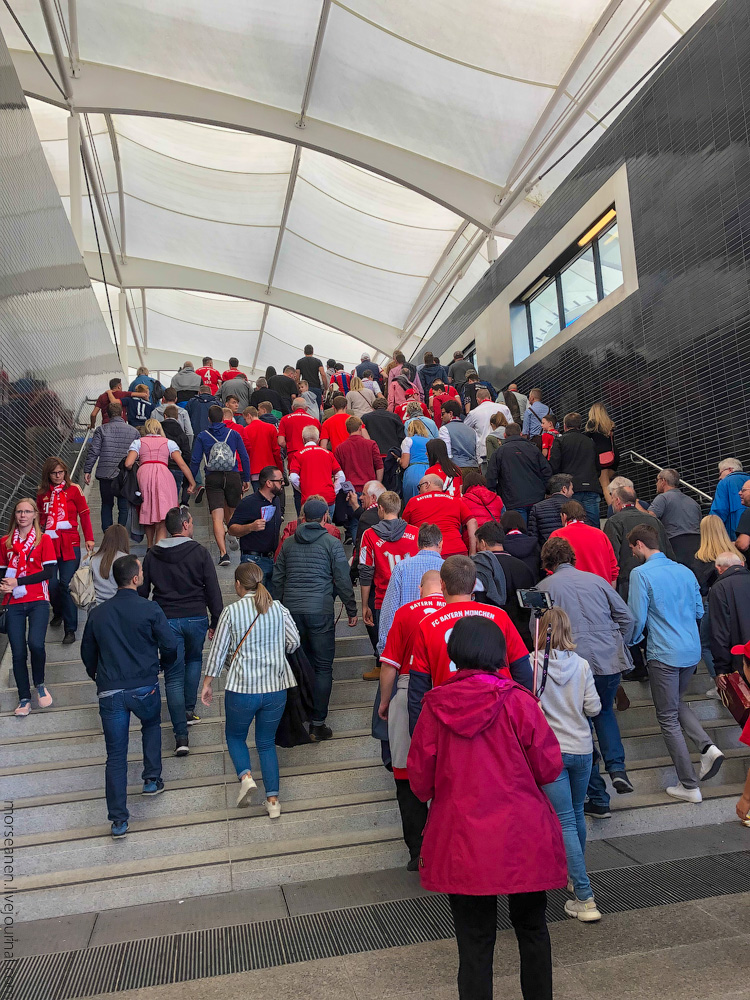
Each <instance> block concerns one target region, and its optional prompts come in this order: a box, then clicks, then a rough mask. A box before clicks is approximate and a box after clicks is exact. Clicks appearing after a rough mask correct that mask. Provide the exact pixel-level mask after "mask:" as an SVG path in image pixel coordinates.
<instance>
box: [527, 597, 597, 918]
mask: <svg viewBox="0 0 750 1000" xmlns="http://www.w3.org/2000/svg"><path fill="white" fill-rule="evenodd" d="M548 626H551V642H550V654H549V666H548V672H547V682H546V684H545V687H544V691H543V692H542V694H541V698H540V705H541V709H542V711H543V712H544V715H545V718H546V719H547V722H548V723H549V725H550V728H551V729H552V732H553V733H554V734H555V736H556V737H557V741H558V743H559V744H560V750H561V751H562V760H563V769H562V771H561V772H560V774H559V776H558V778H557V779H556V780H555V781H553V782H552V783H551V784H549V785H545V786H544V791H545V792H546V793H547V796H548V798H549V800H550V802H551V803H552V805H553V807H554V810H555V812H556V813H557V815H558V818H559V820H560V825H561V826H562V831H563V840H564V842H565V856H566V858H567V859H568V874H569V876H570V883H571V884H572V886H573V894H574V898H573V899H569V900H568V902H567V903H566V904H565V912H566V913H567V914H568V916H570V917H576V918H577V919H578V920H582V921H584V922H591V921H594V920H601V917H602V915H601V913H600V912H599V909H598V908H597V905H596V902H595V901H594V893H593V890H592V888H591V882H589V877H588V875H587V873H586V861H585V858H584V854H585V851H586V817H585V816H584V814H583V803H584V801H585V800H586V789H587V788H588V784H589V778H590V776H591V765H592V763H593V756H594V742H593V740H592V738H591V726H590V725H589V719H590V718H592V717H593V716H595V715H598V714H599V712H600V711H601V707H602V703H601V701H600V700H599V695H598V694H597V691H596V685H595V684H594V675H593V673H592V671H591V667H590V666H589V663H588V660H584V659H583V657H581V656H579V655H578V654H577V653H576V651H575V649H576V644H575V642H573V632H572V629H571V626H570V618H568V616H567V614H566V613H565V612H564V611H563V610H562V608H551V609H550V610H549V611H545V613H544V615H543V616H542V620H541V621H540V623H539V634H540V636H545V635H546V634H547V627H548Z"/></svg>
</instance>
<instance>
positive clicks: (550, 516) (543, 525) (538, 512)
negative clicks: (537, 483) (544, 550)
mask: <svg viewBox="0 0 750 1000" xmlns="http://www.w3.org/2000/svg"><path fill="white" fill-rule="evenodd" d="M546 492H547V496H546V497H545V499H544V500H540V501H539V503H535V504H534V506H533V507H532V508H531V511H530V512H529V534H530V535H533V536H534V537H535V538H537V539H538V541H539V545H540V547H541V546H542V545H544V543H545V542H546V541H547V539H548V538H549V536H550V535H551V534H552V532H553V531H557V529H558V528H560V527H562V518H561V517H560V510H561V509H562V506H563V504H566V503H567V502H568V500H572V499H573V477H572V476H569V475H567V473H565V472H561V473H559V474H558V475H556V476H552V478H551V479H548V480H547V487H546Z"/></svg>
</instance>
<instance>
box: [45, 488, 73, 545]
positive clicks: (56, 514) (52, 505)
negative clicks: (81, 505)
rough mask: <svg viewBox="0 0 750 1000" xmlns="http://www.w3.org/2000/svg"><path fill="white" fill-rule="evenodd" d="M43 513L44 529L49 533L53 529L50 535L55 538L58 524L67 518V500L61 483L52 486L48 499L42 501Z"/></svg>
mask: <svg viewBox="0 0 750 1000" xmlns="http://www.w3.org/2000/svg"><path fill="white" fill-rule="evenodd" d="M44 513H45V514H46V515H47V520H46V523H45V525H44V530H45V531H47V532H50V533H51V532H53V531H54V532H55V534H54V535H52V537H53V538H56V537H57V526H58V524H59V523H60V522H61V521H67V520H68V500H67V495H66V492H65V486H64V485H63V484H60V486H53V487H52V489H51V490H50V493H49V499H47V500H46V501H45V503H44Z"/></svg>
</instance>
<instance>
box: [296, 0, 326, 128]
mask: <svg viewBox="0 0 750 1000" xmlns="http://www.w3.org/2000/svg"><path fill="white" fill-rule="evenodd" d="M330 12H331V0H323V5H322V7H321V8H320V18H319V20H318V30H317V31H316V33H315V44H314V45H313V50H312V55H311V56H310V68H309V69H308V71H307V80H306V81H305V90H304V93H303V94H302V109H301V111H300V115H299V121H297V122H295V125H296V126H297V128H307V121H306V116H307V109H308V107H309V106H310V97H311V95H312V88H313V83H314V82H315V74H316V72H317V71H318V61H319V59H320V50H321V48H322V47H323V36H324V35H325V33H326V25H327V24H328V15H329V14H330Z"/></svg>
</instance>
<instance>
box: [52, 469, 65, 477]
mask: <svg viewBox="0 0 750 1000" xmlns="http://www.w3.org/2000/svg"><path fill="white" fill-rule="evenodd" d="M50 475H51V476H64V475H65V469H53V470H52V472H50Z"/></svg>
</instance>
